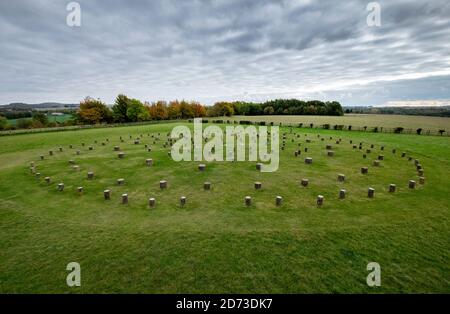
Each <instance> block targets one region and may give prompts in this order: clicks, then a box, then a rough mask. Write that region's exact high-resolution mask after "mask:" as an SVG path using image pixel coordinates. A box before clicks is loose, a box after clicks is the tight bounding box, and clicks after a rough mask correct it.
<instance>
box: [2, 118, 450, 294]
mask: <svg viewBox="0 0 450 314" xmlns="http://www.w3.org/2000/svg"><path fill="white" fill-rule="evenodd" d="M173 126H174V125H173V124H161V125H148V126H134V127H120V128H108V129H92V130H79V131H67V132H60V133H40V134H27V135H16V136H7V137H2V138H0V223H1V224H0V238H1V241H0V292H2V293H30V292H40V293H55V292H58V293H67V292H69V293H70V292H74V293H107V292H110V293H119V292H120V293H125V292H131V293H140V292H146V293H305V292H306V293H311V292H325V293H335V292H339V293H355V292H357V293H385V292H401V293H411V292H425V293H431V292H446V293H448V292H450V279H449V278H450V264H449V263H448V260H449V257H450V253H449V247H450V224H449V222H450V210H449V192H450V191H449V183H450V179H449V177H448V176H447V174H448V173H449V172H450V158H449V156H448V152H449V149H450V138H447V137H431V136H428V137H425V136H421V137H419V136H414V135H394V134H374V133H359V132H345V131H325V130H310V129H292V133H291V130H290V129H289V128H285V129H283V131H284V132H286V133H287V134H288V140H287V142H286V149H285V150H284V151H282V152H281V156H280V159H281V161H280V168H279V170H278V171H277V172H275V173H259V172H257V171H256V170H255V162H238V163H229V162H228V163H226V162H223V163H220V162H213V163H207V168H206V171H205V172H203V173H202V172H199V171H198V169H197V165H198V163H197V162H181V163H176V162H174V161H172V160H171V159H170V158H169V156H168V154H167V150H168V149H166V148H163V147H162V144H163V143H164V141H165V138H166V134H167V132H169V131H170V130H171V129H172V127H173ZM158 132H159V133H161V135H160V138H161V140H160V141H158V142H156V144H153V139H152V137H151V135H154V136H157V133H158ZM141 134H142V136H143V137H142V140H141V144H139V145H134V144H133V141H132V139H130V138H129V135H131V136H132V138H133V139H134V138H135V137H137V136H139V135H141ZM297 134H298V135H299V136H300V138H297ZM317 134H320V136H322V137H324V138H325V140H324V141H321V140H319V139H318V138H317ZM120 136H122V137H123V139H124V140H125V142H124V143H122V142H120V140H119V137H120ZM330 137H332V139H330ZM107 138H108V139H109V142H106V139H107ZM337 138H341V139H342V142H341V144H338V145H337V144H335V141H336V139H337ZM306 139H311V140H312V143H306ZM292 140H293V142H292ZM350 140H353V142H354V143H359V142H363V150H359V149H353V148H352V145H351V144H350V143H349V141H350ZM95 141H97V144H95ZM103 141H105V143H106V145H105V146H102V145H101V142H103ZM82 142H84V143H86V146H84V147H82V146H81V143H82ZM299 143H300V145H301V146H298V144H299ZM70 144H73V145H74V149H69V145H70ZM144 144H149V145H150V146H151V147H152V148H153V151H152V152H150V153H149V152H147V150H146V149H145V148H144ZM326 144H331V145H333V146H334V148H333V149H334V151H335V153H336V156H335V157H327V156H326V150H325V145H326ZM370 144H374V145H375V147H374V149H372V152H371V153H370V154H368V157H367V159H364V158H363V157H362V155H363V153H364V152H365V149H366V148H368V146H369V145H370ZM89 145H93V146H94V150H93V151H89V150H88V146H89ZM114 145H119V146H120V148H121V150H122V151H124V152H125V153H126V157H125V159H123V160H119V159H118V158H117V156H116V153H115V152H113V146H114ZM382 145H384V146H385V150H384V151H381V146H382ZM59 146H61V147H63V152H59V151H58V147H59ZM305 147H308V149H309V151H308V153H305V152H304V148H305ZM393 148H396V149H397V152H396V153H395V154H393V153H392V149H393ZM76 149H80V150H81V155H79V156H77V155H75V150H76ZM296 149H301V150H302V154H301V157H297V158H296V157H294V150H296ZM49 150H53V151H54V156H49V155H48V151H49ZM402 151H405V152H407V156H412V157H414V158H418V159H419V160H420V162H421V164H422V165H423V167H424V169H425V176H426V184H425V185H423V186H420V185H418V187H417V189H415V190H410V189H408V186H407V184H408V180H410V179H414V180H418V177H417V173H416V171H415V167H414V163H413V161H408V159H407V158H402V157H401V156H400V155H401V152H402ZM41 154H43V155H45V160H43V161H40V160H39V155H41ZM379 154H383V155H384V156H385V161H383V162H382V166H381V167H379V168H376V167H373V166H371V162H372V160H373V159H375V158H376V157H377V156H378V155H379ZM306 156H309V157H312V158H313V160H314V161H313V164H312V165H305V164H304V162H303V160H304V158H305V157H306ZM146 158H153V160H154V163H155V164H154V166H153V167H150V168H149V167H146V166H145V159H146ZM70 159H74V160H75V161H76V163H77V164H78V165H79V166H80V168H81V170H80V172H78V173H77V172H74V171H73V170H72V169H71V167H70V165H69V163H68V160H70ZM30 161H34V162H35V164H36V166H37V171H39V172H40V173H41V174H42V178H41V179H40V180H36V179H35V178H34V176H33V175H31V174H30V170H29V162H30ZM365 165H367V166H369V175H361V174H360V172H359V169H360V167H361V166H365ZM87 171H94V173H95V179H94V180H92V181H89V180H87V179H86V173H87ZM338 173H343V174H345V175H346V179H347V180H346V182H345V183H338V182H337V179H336V177H337V174H338ZM44 176H50V177H51V178H52V184H51V185H50V186H47V185H46V184H45V183H44V182H43V177H44ZM118 178H124V179H125V180H126V183H125V185H124V186H120V187H119V186H117V185H116V179H118ZM302 178H308V179H309V180H310V186H309V187H307V188H303V187H301V186H300V185H299V181H300V180H301V179H302ZM160 180H167V181H168V184H169V187H168V189H167V190H164V191H161V190H160V189H159V185H158V182H159V181H160ZM204 181H210V182H211V183H212V187H213V188H212V191H203V189H202V185H203V182H204ZM255 181H261V182H262V184H263V189H262V190H261V191H255V190H254V187H253V183H254V182H255ZM59 182H64V184H65V190H64V192H59V191H57V188H56V185H57V183H59ZM390 183H395V184H397V187H398V191H397V192H396V193H395V194H389V193H388V192H387V188H388V185H389V184H390ZM78 186H83V187H84V189H85V193H84V195H82V196H79V195H78V194H77V192H76V187H78ZM369 186H370V187H374V188H375V190H376V192H375V198H374V199H368V198H367V196H366V195H367V189H368V187H369ZM107 188H108V189H111V191H112V199H111V200H110V201H105V200H104V199H103V190H104V189H107ZM340 188H345V189H346V190H347V191H348V197H347V199H345V200H338V197H337V196H338V192H339V189H340ZM122 193H128V195H129V200H130V202H129V204H128V205H122V204H121V203H120V195H121V194H122ZM318 194H322V195H324V196H325V204H324V206H322V207H321V208H318V207H317V206H316V204H315V200H316V197H317V195H318ZM182 195H183V196H186V197H187V204H186V206H185V207H184V208H181V207H180V206H179V198H180V196H182ZM246 195H250V196H252V197H253V200H254V204H253V205H252V206H251V207H249V208H248V207H245V206H244V197H245V196H246ZM276 195H281V196H283V198H284V203H283V205H282V206H281V207H276V206H275V205H274V202H275V196H276ZM149 197H155V198H156V201H157V206H156V208H155V209H151V210H150V209H149V208H148V206H147V200H148V198H149ZM72 261H76V262H79V263H80V265H81V271H82V286H81V287H79V288H69V287H67V286H66V281H65V278H66V275H67V273H68V272H67V271H66V265H67V264H68V263H69V262H72ZM372 261H375V262H378V263H379V264H380V265H381V268H382V285H381V287H376V288H370V287H368V286H367V285H366V276H367V274H368V271H367V270H366V266H367V264H368V263H369V262H372Z"/></svg>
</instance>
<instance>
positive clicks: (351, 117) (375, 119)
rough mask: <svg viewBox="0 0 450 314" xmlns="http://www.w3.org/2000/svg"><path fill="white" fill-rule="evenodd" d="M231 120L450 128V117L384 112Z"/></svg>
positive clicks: (406, 127) (436, 129)
mask: <svg viewBox="0 0 450 314" xmlns="http://www.w3.org/2000/svg"><path fill="white" fill-rule="evenodd" d="M230 120H250V121H269V122H276V123H279V122H282V123H303V124H304V125H305V126H306V125H309V124H310V123H314V124H315V125H322V124H326V123H328V124H330V125H336V124H338V125H340V124H342V125H345V126H348V125H352V126H354V127H355V126H356V127H364V126H367V127H385V128H396V127H403V128H405V129H418V128H422V129H424V130H427V129H429V130H434V131H438V130H440V129H444V130H446V131H449V130H450V118H444V117H426V116H406V115H382V114H346V115H344V116H342V117H329V116H235V117H232V118H231V119H230Z"/></svg>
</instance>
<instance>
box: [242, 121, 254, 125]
mask: <svg viewBox="0 0 450 314" xmlns="http://www.w3.org/2000/svg"><path fill="white" fill-rule="evenodd" d="M239 124H244V125H250V124H252V122H251V121H247V120H241V121H239Z"/></svg>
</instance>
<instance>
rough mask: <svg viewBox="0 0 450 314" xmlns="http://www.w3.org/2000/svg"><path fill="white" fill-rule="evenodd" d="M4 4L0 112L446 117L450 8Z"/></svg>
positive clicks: (83, 0) (232, 1)
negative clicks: (19, 106) (272, 104)
mask: <svg viewBox="0 0 450 314" xmlns="http://www.w3.org/2000/svg"><path fill="white" fill-rule="evenodd" d="M69 2H70V1H62V0H51V1H49V0H28V1H25V0H14V1H6V0H1V1H0V42H1V49H0V104H6V103H10V102H28V103H38V102H45V101H56V102H66V103H77V102H79V101H80V100H81V99H82V98H84V97H85V96H88V95H89V96H92V97H95V98H100V99H101V100H103V101H105V102H107V103H112V102H113V101H114V98H115V97H116V95H117V94H119V93H125V94H127V95H128V96H130V97H134V98H138V99H141V100H143V101H155V100H159V99H164V100H172V99H187V100H198V101H201V102H203V103H206V104H211V103H214V102H215V101H218V100H229V101H231V100H247V101H261V100H267V99H273V98H294V97H295V98H300V99H320V100H338V101H340V102H341V103H342V104H343V105H386V104H388V105H399V104H434V105H436V104H438V105H439V104H449V105H450V100H449V99H450V1H448V0H442V1H441V0H435V1H418V0H411V1H406V0H397V1H393V0H389V1H387V0H386V1H378V2H379V4H380V5H381V26H380V27H368V25H367V21H366V19H367V15H368V14H369V12H368V11H367V10H366V7H367V4H368V3H369V1H358V0H346V1H335V0H332V1H308V0H298V1H290V0H285V1H265V0H255V1H244V0H239V1H236V0H220V1H191V0H178V1H172V0H161V1H156V0H152V1H139V0H129V1H125V0H123V1H119V0H113V1H112V0H108V1H103V0H102V1H100V0H79V1H77V2H78V3H79V4H80V7H81V26H80V27H69V26H68V25H67V24H66V17H67V14H69V13H70V12H69V11H67V10H66V6H67V4H68V3H69Z"/></svg>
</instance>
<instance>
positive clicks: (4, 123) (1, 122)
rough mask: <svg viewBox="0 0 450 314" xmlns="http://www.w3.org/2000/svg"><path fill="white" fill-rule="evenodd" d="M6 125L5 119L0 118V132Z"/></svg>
mask: <svg viewBox="0 0 450 314" xmlns="http://www.w3.org/2000/svg"><path fill="white" fill-rule="evenodd" d="M7 125H8V120H7V119H6V118H5V117H2V116H0V130H4V129H5V128H6V126H7Z"/></svg>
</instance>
